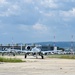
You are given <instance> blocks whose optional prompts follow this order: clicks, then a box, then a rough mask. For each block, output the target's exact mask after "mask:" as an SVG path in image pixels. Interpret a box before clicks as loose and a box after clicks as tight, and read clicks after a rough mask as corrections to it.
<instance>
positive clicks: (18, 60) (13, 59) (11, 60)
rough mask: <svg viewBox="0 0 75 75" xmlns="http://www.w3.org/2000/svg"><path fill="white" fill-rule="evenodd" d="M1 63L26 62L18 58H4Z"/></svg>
mask: <svg viewBox="0 0 75 75" xmlns="http://www.w3.org/2000/svg"><path fill="white" fill-rule="evenodd" d="M0 62H24V61H22V60H21V59H17V58H3V57H0Z"/></svg>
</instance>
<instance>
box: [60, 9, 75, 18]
mask: <svg viewBox="0 0 75 75" xmlns="http://www.w3.org/2000/svg"><path fill="white" fill-rule="evenodd" d="M61 15H63V16H64V17H75V8H72V10H69V11H62V12H61Z"/></svg>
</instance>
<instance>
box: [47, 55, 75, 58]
mask: <svg viewBox="0 0 75 75" xmlns="http://www.w3.org/2000/svg"><path fill="white" fill-rule="evenodd" d="M47 57H48V58H61V59H75V55H48V56H47Z"/></svg>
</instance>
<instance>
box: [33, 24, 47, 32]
mask: <svg viewBox="0 0 75 75" xmlns="http://www.w3.org/2000/svg"><path fill="white" fill-rule="evenodd" d="M33 29H34V30H36V31H39V32H41V33H42V32H47V31H48V28H47V26H45V25H42V24H38V23H37V24H35V25H33Z"/></svg>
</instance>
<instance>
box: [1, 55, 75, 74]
mask: <svg viewBox="0 0 75 75" xmlns="http://www.w3.org/2000/svg"><path fill="white" fill-rule="evenodd" d="M4 57H8V58H9V56H4ZM10 58H20V59H22V60H25V61H26V62H22V63H5V62H4V63H2V62H1V63H0V75H75V60H74V59H55V58H46V57H45V59H41V58H38V59H36V58H35V57H32V56H28V58H27V59H24V56H15V57H13V56H10Z"/></svg>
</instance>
